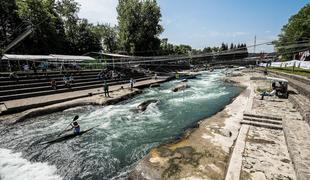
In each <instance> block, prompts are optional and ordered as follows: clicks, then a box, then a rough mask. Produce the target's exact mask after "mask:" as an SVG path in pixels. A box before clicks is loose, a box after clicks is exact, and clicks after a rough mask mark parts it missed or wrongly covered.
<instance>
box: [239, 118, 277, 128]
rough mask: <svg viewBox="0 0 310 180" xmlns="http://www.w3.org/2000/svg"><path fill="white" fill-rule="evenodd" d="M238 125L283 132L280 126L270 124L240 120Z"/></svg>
mask: <svg viewBox="0 0 310 180" xmlns="http://www.w3.org/2000/svg"><path fill="white" fill-rule="evenodd" d="M240 124H247V125H251V126H256V127H263V128H268V129H277V130H283V127H282V126H281V125H276V124H270V123H262V122H254V121H247V120H242V121H241V122H240Z"/></svg>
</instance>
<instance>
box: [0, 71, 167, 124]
mask: <svg viewBox="0 0 310 180" xmlns="http://www.w3.org/2000/svg"><path fill="white" fill-rule="evenodd" d="M168 80H170V79H169V78H167V77H165V78H161V79H156V80H154V79H152V80H147V81H140V82H137V83H136V84H135V86H134V87H135V88H139V89H143V88H146V87H150V85H152V84H154V83H156V84H158V83H163V82H166V81H168ZM127 86H128V84H124V85H116V86H112V87H110V96H111V97H112V98H105V97H104V96H103V95H102V94H103V89H102V88H97V89H90V90H84V91H78V92H71V93H65V94H56V95H49V96H42V97H35V98H31V99H20V100H14V101H8V102H6V104H7V106H8V110H9V111H14V112H16V113H13V114H10V115H3V116H1V117H0V120H8V122H10V123H12V122H20V121H23V120H25V119H27V118H32V117H36V116H40V115H45V114H49V113H54V112H58V111H63V110H65V109H68V108H72V107H77V106H84V105H108V104H115V103H117V102H120V101H122V100H126V99H129V98H131V97H133V96H134V95H136V94H139V93H140V92H141V91H140V90H139V89H133V91H131V90H130V89H129V88H127ZM124 87H125V88H124ZM24 109H26V110H24ZM23 110H24V111H23Z"/></svg>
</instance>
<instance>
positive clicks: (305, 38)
mask: <svg viewBox="0 0 310 180" xmlns="http://www.w3.org/2000/svg"><path fill="white" fill-rule="evenodd" d="M309 42H310V4H306V5H305V6H304V7H303V8H301V9H300V10H299V12H298V13H297V14H295V15H293V16H291V17H290V18H289V21H288V23H287V24H286V25H284V26H283V27H282V30H281V34H280V35H279V39H278V40H277V41H275V42H274V44H275V47H276V51H277V52H278V53H279V54H280V55H282V57H283V59H285V60H289V59H292V58H293V54H294V53H296V52H298V51H302V50H305V49H309V48H310V45H309V44H310V43H309Z"/></svg>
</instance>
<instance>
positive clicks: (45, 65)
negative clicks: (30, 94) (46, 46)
mask: <svg viewBox="0 0 310 180" xmlns="http://www.w3.org/2000/svg"><path fill="white" fill-rule="evenodd" d="M47 68H48V64H47V62H43V63H42V72H43V75H44V76H47Z"/></svg>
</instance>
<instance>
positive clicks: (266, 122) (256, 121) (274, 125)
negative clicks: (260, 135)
mask: <svg viewBox="0 0 310 180" xmlns="http://www.w3.org/2000/svg"><path fill="white" fill-rule="evenodd" d="M240 124H247V125H251V126H256V127H263V128H269V129H277V130H282V129H283V127H282V118H279V117H275V116H267V115H259V114H253V113H244V114H243V120H242V121H241V122H240Z"/></svg>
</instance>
